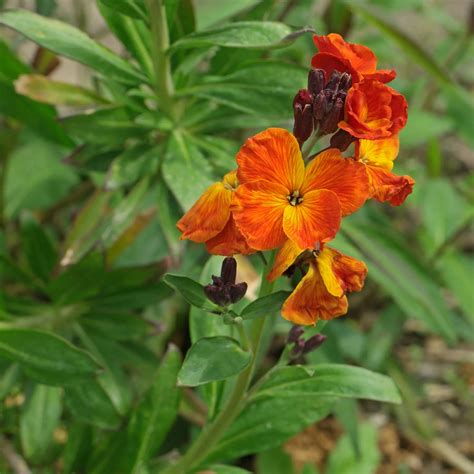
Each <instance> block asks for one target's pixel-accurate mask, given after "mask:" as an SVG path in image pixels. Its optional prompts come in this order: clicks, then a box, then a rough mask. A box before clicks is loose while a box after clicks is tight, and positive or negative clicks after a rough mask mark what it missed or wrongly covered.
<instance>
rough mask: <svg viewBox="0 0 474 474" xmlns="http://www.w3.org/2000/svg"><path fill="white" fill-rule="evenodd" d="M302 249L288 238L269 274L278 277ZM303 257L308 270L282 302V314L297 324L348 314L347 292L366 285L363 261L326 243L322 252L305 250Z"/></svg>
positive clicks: (271, 277)
mask: <svg viewBox="0 0 474 474" xmlns="http://www.w3.org/2000/svg"><path fill="white" fill-rule="evenodd" d="M301 252H302V250H301V249H299V248H298V247H297V246H296V245H295V244H294V243H293V242H291V241H287V242H286V243H285V244H284V245H283V247H282V249H281V250H280V252H279V253H278V255H277V257H276V260H275V265H274V267H273V269H272V271H271V272H270V274H269V275H268V278H269V279H270V280H274V279H275V278H276V277H278V276H279V275H280V274H281V273H283V272H284V271H285V270H286V268H288V267H289V266H290V265H292V264H293V262H294V261H295V259H296V258H297V257H298V256H301ZM300 258H302V259H303V260H304V261H305V262H306V263H307V264H308V270H307V272H306V275H305V276H304V277H303V278H302V279H301V281H300V282H299V283H298V285H297V286H296V288H295V289H294V290H293V292H292V293H291V295H290V296H289V297H288V299H287V300H286V301H285V303H284V304H283V307H282V310H281V314H282V316H283V317H284V318H285V319H287V320H289V321H292V322H293V323H295V324H304V325H314V324H316V322H317V321H318V320H319V319H324V320H328V319H333V318H336V317H338V316H342V315H343V314H346V313H347V308H348V302H347V297H346V293H347V292H350V291H360V290H361V289H362V287H363V286H364V281H365V277H366V275H367V267H366V265H365V264H364V262H361V261H359V260H356V259H355V258H352V257H349V256H347V255H344V254H343V253H341V252H338V251H337V250H335V249H333V248H331V247H327V246H324V247H323V248H322V249H321V250H320V251H319V252H313V253H312V254H311V253H310V252H306V255H305V254H303V256H302V257H300Z"/></svg>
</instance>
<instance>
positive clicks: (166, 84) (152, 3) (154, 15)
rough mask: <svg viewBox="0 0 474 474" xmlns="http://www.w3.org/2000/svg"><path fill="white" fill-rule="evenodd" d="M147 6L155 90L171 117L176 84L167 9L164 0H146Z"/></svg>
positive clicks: (165, 110)
mask: <svg viewBox="0 0 474 474" xmlns="http://www.w3.org/2000/svg"><path fill="white" fill-rule="evenodd" d="M146 6H147V8H148V12H149V14H150V28H151V36H152V60H153V67H154V70H155V77H154V79H155V91H156V94H157V96H158V102H159V104H160V106H161V108H162V109H163V111H164V112H165V113H166V114H167V115H168V116H169V117H171V118H174V111H173V100H172V96H173V94H174V85H173V78H172V76H171V64H170V60H169V56H168V55H167V54H166V51H167V49H168V48H169V45H170V43H169V34H168V24H167V22H166V9H165V7H164V5H163V2H162V0H146Z"/></svg>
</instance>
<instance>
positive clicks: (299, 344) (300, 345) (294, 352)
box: [291, 339, 305, 358]
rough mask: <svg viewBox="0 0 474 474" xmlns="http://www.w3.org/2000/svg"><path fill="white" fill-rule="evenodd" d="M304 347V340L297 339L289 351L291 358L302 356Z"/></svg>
mask: <svg viewBox="0 0 474 474" xmlns="http://www.w3.org/2000/svg"><path fill="white" fill-rule="evenodd" d="M304 346H305V342H304V339H298V340H297V341H295V345H294V346H293V349H291V357H292V358H297V357H299V356H300V355H302V354H303V350H304Z"/></svg>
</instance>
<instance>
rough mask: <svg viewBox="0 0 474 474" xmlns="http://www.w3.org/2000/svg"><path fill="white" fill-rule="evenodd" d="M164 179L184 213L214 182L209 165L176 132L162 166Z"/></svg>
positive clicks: (193, 146)
mask: <svg viewBox="0 0 474 474" xmlns="http://www.w3.org/2000/svg"><path fill="white" fill-rule="evenodd" d="M162 171H163V178H164V180H165V182H166V184H167V186H168V188H169V189H170V190H171V192H172V193H173V195H174V196H175V198H176V200H177V201H178V203H179V204H180V206H181V207H182V209H183V210H188V209H189V208H190V207H191V206H192V205H193V204H194V203H195V201H196V200H197V199H198V198H199V196H200V195H201V194H202V193H203V192H204V191H205V190H206V188H208V187H209V186H210V185H211V184H212V183H213V182H215V181H217V180H216V179H214V177H213V174H212V168H211V165H210V164H209V162H208V161H207V160H206V159H205V158H204V157H203V156H202V153H201V152H200V151H199V149H198V148H197V147H196V146H195V145H193V144H192V143H191V142H190V141H189V140H186V137H185V136H183V135H182V134H181V133H178V132H174V133H173V135H172V137H171V139H170V141H169V143H168V149H167V152H166V155H165V159H164V161H163V165H162Z"/></svg>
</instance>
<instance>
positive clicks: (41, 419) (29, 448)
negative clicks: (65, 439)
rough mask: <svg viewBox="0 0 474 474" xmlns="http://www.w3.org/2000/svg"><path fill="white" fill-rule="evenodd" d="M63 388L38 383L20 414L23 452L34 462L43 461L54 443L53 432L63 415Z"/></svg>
mask: <svg viewBox="0 0 474 474" xmlns="http://www.w3.org/2000/svg"><path fill="white" fill-rule="evenodd" d="M61 408H62V406H61V389H60V388H58V387H48V386H46V385H37V386H36V387H35V388H34V390H33V391H32V393H31V394H30V397H29V398H28V401H27V403H26V405H25V406H24V407H23V410H22V413H21V416H20V436H21V445H22V448H23V453H24V454H25V455H26V457H27V458H28V459H31V460H32V461H34V462H41V461H42V460H44V458H45V454H47V450H48V448H49V447H50V446H51V444H52V443H53V432H54V430H55V429H56V427H57V425H58V423H59V418H60V416H61Z"/></svg>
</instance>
